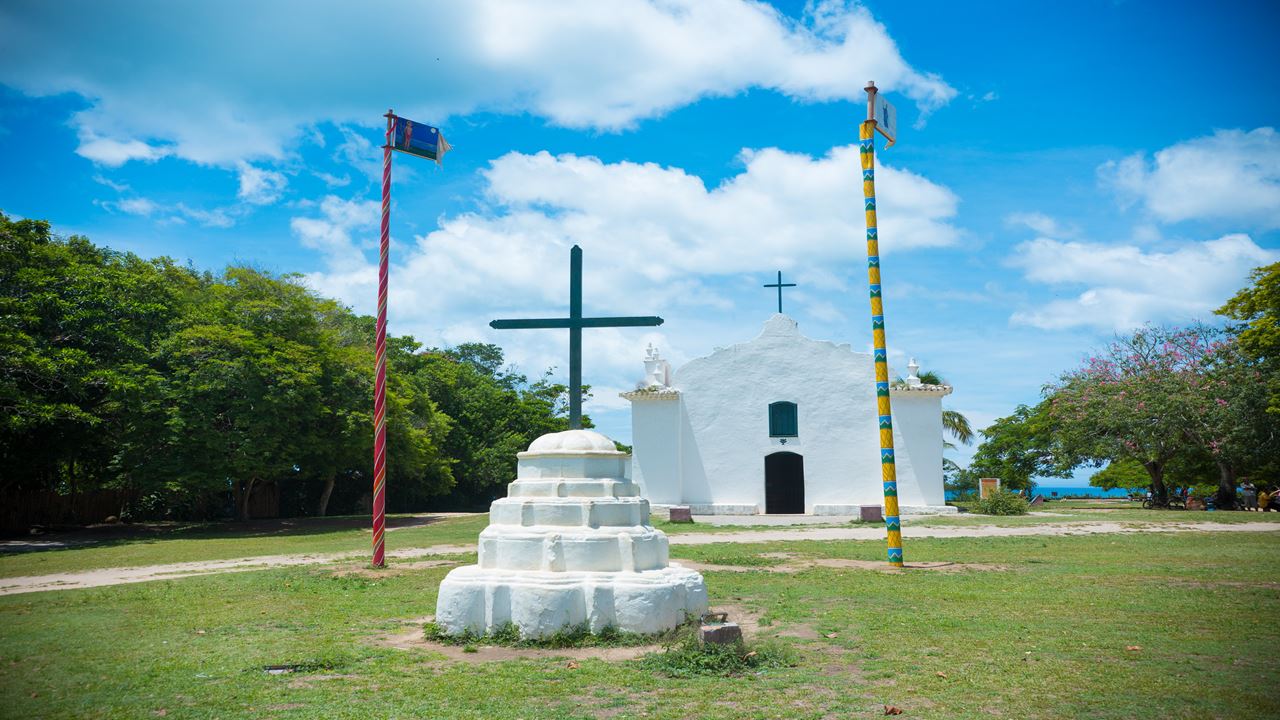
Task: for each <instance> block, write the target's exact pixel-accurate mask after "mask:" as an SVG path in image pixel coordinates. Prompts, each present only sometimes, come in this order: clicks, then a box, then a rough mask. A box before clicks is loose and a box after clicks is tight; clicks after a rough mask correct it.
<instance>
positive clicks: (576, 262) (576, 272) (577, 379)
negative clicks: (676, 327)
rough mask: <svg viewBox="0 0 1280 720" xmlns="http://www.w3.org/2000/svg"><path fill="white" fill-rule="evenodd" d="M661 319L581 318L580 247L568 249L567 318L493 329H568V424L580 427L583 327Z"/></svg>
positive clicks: (647, 324)
mask: <svg viewBox="0 0 1280 720" xmlns="http://www.w3.org/2000/svg"><path fill="white" fill-rule="evenodd" d="M661 324H662V318H660V317H656V316H653V315H649V316H647V317H597V318H584V317H582V248H580V247H578V246H577V245H574V246H573V249H572V250H570V251H569V317H567V318H534V319H529V320H494V321H493V322H491V323H489V327H491V328H494V329H495V330H529V329H533V328H569V427H570V428H571V429H574V430H577V429H580V428H581V427H582V328H602V327H650V326H653V325H661Z"/></svg>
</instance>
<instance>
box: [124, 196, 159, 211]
mask: <svg viewBox="0 0 1280 720" xmlns="http://www.w3.org/2000/svg"><path fill="white" fill-rule="evenodd" d="M116 207H117V208H119V209H120V211H121V212H126V213H129V214H130V215H150V214H152V213H154V212H155V211H156V204H155V203H154V202H152V201H150V200H148V199H146V198H129V199H127V200H121V201H120V202H118V203H116Z"/></svg>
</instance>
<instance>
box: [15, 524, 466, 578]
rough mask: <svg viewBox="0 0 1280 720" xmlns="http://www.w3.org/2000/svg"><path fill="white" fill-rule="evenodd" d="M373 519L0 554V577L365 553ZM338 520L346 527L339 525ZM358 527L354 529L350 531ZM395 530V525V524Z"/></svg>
mask: <svg viewBox="0 0 1280 720" xmlns="http://www.w3.org/2000/svg"><path fill="white" fill-rule="evenodd" d="M394 519H395V518H393V519H392V520H393V521H394ZM343 520H345V522H344V521H343ZM367 522H368V518H348V519H340V520H325V519H300V520H292V521H288V524H287V525H284V526H280V525H279V524H278V523H272V524H271V526H270V527H271V529H267V530H263V531H260V532H246V531H245V530H244V528H243V526H241V525H240V524H239V523H207V524H199V525H190V526H176V527H173V528H172V529H169V528H161V529H159V530H157V531H156V532H154V533H152V534H149V535H146V536H142V537H136V538H123V539H110V540H103V541H101V542H98V543H95V544H92V545H89V546H86V547H69V548H66V549H60V550H47V551H40V552H21V553H10V554H5V555H0V577H17V576H23V575H46V574H49V573H57V572H75V571H78V570H91V569H94V568H104V567H135V566H141V565H161V564H167V563H178V562H194V561H200V560H229V559H234V558H242V557H259V556H263V555H293V554H302V553H316V554H336V553H367V552H369V544H370V532H369V528H368V527H367V525H365V524H366V523H367ZM488 522H489V517H488V515H487V514H478V515H472V516H466V517H454V518H444V519H441V520H438V521H435V522H432V523H430V524H428V525H424V526H420V527H405V528H403V529H397V530H393V531H391V532H388V533H387V534H386V538H387V540H386V543H387V548H388V549H390V550H394V549H402V548H413V547H427V546H431V545H474V544H475V542H476V535H478V534H479V533H480V531H481V530H482V529H484V527H485V526H486V525H487V524H488ZM336 523H341V524H339V525H337V526H335V524H336ZM353 525H354V526H355V527H351V526H353ZM391 526H392V527H394V522H393V523H392V525H391ZM92 537H93V535H92V533H69V534H61V535H57V536H56V538H57V539H62V538H66V539H68V540H70V541H73V542H76V541H84V540H88V539H91V538H92Z"/></svg>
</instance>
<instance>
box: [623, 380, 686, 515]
mask: <svg viewBox="0 0 1280 720" xmlns="http://www.w3.org/2000/svg"><path fill="white" fill-rule="evenodd" d="M645 395H649V397H646V396H645ZM631 396H632V397H633V398H634V399H632V409H631V442H632V446H633V447H643V448H670V449H671V452H645V453H639V454H637V455H635V456H633V458H632V463H631V479H632V481H633V482H635V483H636V484H637V485H639V486H640V489H641V491H642V493H643V495H644V497H646V498H648V499H649V502H651V503H654V504H656V505H678V504H680V502H681V496H682V494H683V489H682V487H681V485H682V484H681V482H680V477H681V472H680V435H681V424H682V423H681V417H680V415H681V412H680V395H679V394H678V393H675V392H671V391H667V392H650V393H642V392H637V393H634V394H632V395H631Z"/></svg>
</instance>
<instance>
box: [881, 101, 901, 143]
mask: <svg viewBox="0 0 1280 720" xmlns="http://www.w3.org/2000/svg"><path fill="white" fill-rule="evenodd" d="M876 129H877V130H879V131H880V134H881V135H884V136H885V137H886V138H888V140H889V144H890V145H892V144H893V143H894V141H895V140H896V139H897V137H898V109H897V108H895V107H894V106H893V104H892V103H890V102H889V101H888V100H885V99H884V96H883V95H881V94H880V93H876Z"/></svg>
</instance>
